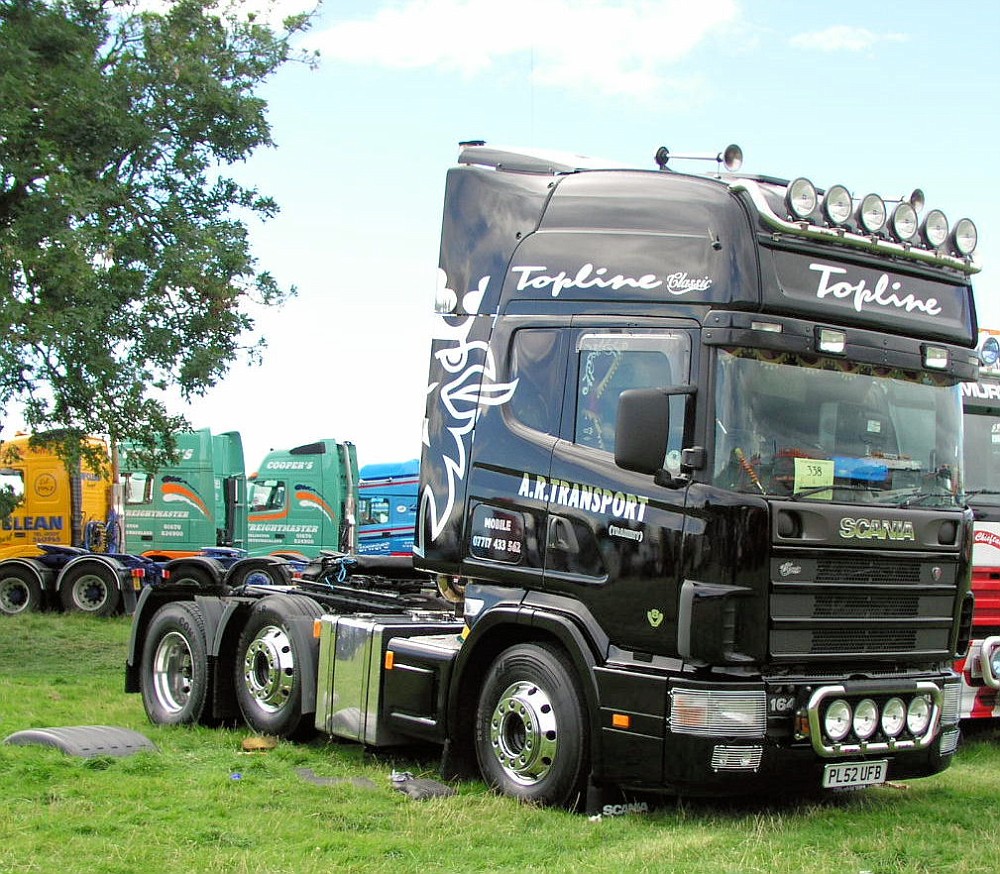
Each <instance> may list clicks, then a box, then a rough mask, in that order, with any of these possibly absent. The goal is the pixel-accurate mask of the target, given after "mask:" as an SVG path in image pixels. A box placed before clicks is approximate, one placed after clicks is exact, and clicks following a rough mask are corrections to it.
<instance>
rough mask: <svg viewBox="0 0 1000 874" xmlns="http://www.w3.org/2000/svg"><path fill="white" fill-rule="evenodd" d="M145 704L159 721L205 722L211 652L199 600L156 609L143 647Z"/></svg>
mask: <svg viewBox="0 0 1000 874" xmlns="http://www.w3.org/2000/svg"><path fill="white" fill-rule="evenodd" d="M140 686H141V689H142V704H143V707H145V709H146V715H147V716H148V717H149V719H150V721H151V722H154V723H156V724H157V725H187V724H191V723H195V722H205V719H204V714H205V710H206V705H207V703H208V686H209V674H208V651H207V645H206V637H205V620H204V617H203V616H202V613H201V610H200V609H199V608H198V605H197V604H194V603H193V602H188V601H184V602H178V603H173V604H167V605H166V606H165V607H162V608H161V609H160V610H158V611H157V613H156V615H155V616H154V617H153V620H152V622H150V624H149V630H148V632H147V634H146V642H145V643H144V644H143V647H142V664H141V667H140Z"/></svg>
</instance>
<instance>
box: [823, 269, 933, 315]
mask: <svg viewBox="0 0 1000 874" xmlns="http://www.w3.org/2000/svg"><path fill="white" fill-rule="evenodd" d="M809 269H810V270H816V271H818V272H819V274H820V277H819V286H818V287H817V289H816V297H818V298H824V297H826V296H827V295H828V294H832V295H833V296H834V297H836V298H845V297H852V296H853V298H854V309H855V310H857V311H858V312H859V313H860V312H861V310H862V308H863V307H864V305H865V304H866V303H873V304H876V305H878V306H880V307H896V308H897V309H901V310H906V311H907V312H908V313H909V312H913V310H919V311H920V312H924V313H927V315H929V316H936V315H937V314H938V313H940V312H941V306H940V304H939V303H938V301H937V298H933V297H929V298H927V300H920V299H919V298H918V297H915V296H914V295H912V294H901V292H902V290H903V283H902V282H893V283H892V285H891V286H890V285H889V274H888V273H883V274H882V275H881V276H880V277H879V278H878V280H877V281H876V283H875V287H874V288H869V287H868V286H867V285H866V284H865V281H864V279H859V280H858V281H857V282H856V283H853V284H852V283H851V282H848V281H842V282H832V283H831V282H830V277H831V276H834V275H836V276H841V275H843V274H845V273H847V270H846V268H844V267H834V266H833V265H831V264H810V265H809ZM890 288H891V290H889V289H890Z"/></svg>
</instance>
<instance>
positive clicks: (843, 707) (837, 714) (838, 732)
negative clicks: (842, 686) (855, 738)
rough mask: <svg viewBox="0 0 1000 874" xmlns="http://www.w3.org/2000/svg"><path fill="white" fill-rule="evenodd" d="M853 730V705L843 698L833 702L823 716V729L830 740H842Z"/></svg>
mask: <svg viewBox="0 0 1000 874" xmlns="http://www.w3.org/2000/svg"><path fill="white" fill-rule="evenodd" d="M850 730H851V705H850V704H848V703H847V702H846V701H845V700H844V699H843V698H838V699H837V700H836V701H833V702H831V704H830V706H829V707H827V708H826V715H825V716H824V717H823V731H825V732H826V736H827V737H828V738H830V740H832V741H834V742H835V743H836V742H837V741H842V740H843V739H844V738H845V737H847V733H848V732H849V731H850Z"/></svg>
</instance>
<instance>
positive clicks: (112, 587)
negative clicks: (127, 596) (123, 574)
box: [59, 561, 122, 616]
mask: <svg viewBox="0 0 1000 874" xmlns="http://www.w3.org/2000/svg"><path fill="white" fill-rule="evenodd" d="M121 598H122V593H121V588H120V583H119V580H118V574H116V573H115V571H114V570H113V569H112V568H111V567H109V566H108V565H106V564H103V563H102V562H97V561H88V562H86V563H85V564H81V565H79V566H77V567H72V566H71V567H68V568H67V569H66V570H65V572H64V573H63V575H62V578H61V580H60V582H59V599H60V601H61V602H62V606H63V609H64V610H67V611H73V610H77V611H80V612H83V613H90V614H92V615H94V616H111V615H112V614H114V613H115V612H116V611H117V610H118V605H119V604H120V603H121Z"/></svg>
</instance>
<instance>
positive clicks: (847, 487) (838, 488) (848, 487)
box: [788, 483, 871, 501]
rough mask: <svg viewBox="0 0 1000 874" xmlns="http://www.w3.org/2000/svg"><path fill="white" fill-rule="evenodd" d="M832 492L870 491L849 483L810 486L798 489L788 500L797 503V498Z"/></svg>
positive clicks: (865, 487) (866, 487) (864, 487)
mask: <svg viewBox="0 0 1000 874" xmlns="http://www.w3.org/2000/svg"><path fill="white" fill-rule="evenodd" d="M833 491H848V492H870V491H871V489H869V488H868V486H859V485H857V484H855V483H849V484H848V485H843V486H810V487H809V488H807V489H800V490H799V491H797V492H793V493H792V494H791V495H789V496H788V497H789V500H792V501H797V500H798V499H799V498H805V497H807V496H809V495H816V494H819V493H820V492H833Z"/></svg>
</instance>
